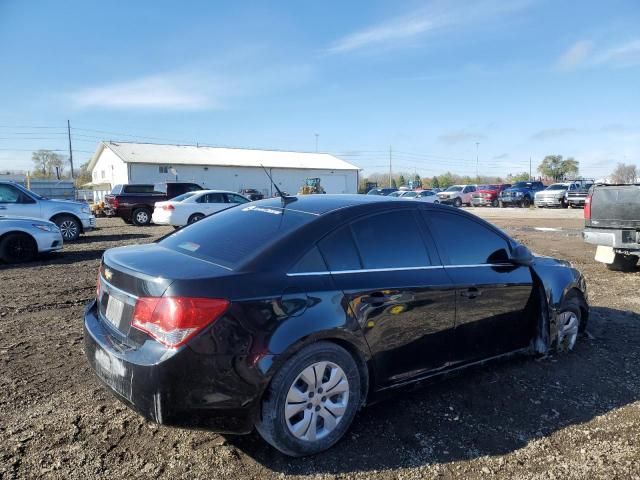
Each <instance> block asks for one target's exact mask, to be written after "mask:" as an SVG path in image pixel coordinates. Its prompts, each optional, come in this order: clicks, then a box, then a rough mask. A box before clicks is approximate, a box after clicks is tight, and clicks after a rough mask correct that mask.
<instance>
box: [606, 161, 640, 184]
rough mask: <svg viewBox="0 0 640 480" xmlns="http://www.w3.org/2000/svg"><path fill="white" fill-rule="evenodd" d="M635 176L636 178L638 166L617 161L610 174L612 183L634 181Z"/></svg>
mask: <svg viewBox="0 0 640 480" xmlns="http://www.w3.org/2000/svg"><path fill="white" fill-rule="evenodd" d="M636 178H638V168H637V167H636V166H635V165H627V164H625V163H618V165H617V166H616V169H615V170H614V171H613V173H612V174H611V182H612V183H635V182H636Z"/></svg>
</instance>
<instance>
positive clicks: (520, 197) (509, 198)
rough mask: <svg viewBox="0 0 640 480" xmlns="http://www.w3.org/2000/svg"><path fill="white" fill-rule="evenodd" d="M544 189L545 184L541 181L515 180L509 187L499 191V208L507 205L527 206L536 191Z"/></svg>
mask: <svg viewBox="0 0 640 480" xmlns="http://www.w3.org/2000/svg"><path fill="white" fill-rule="evenodd" d="M544 189H545V186H544V184H543V183H542V182H536V181H528V182H516V183H514V184H513V185H512V186H511V187H510V188H507V189H505V190H503V191H502V192H500V195H499V197H498V203H499V204H500V207H501V208H504V207H508V206H509V205H514V206H517V207H524V208H529V207H530V206H531V204H532V203H533V199H534V197H535V195H536V192H539V191H541V190H544Z"/></svg>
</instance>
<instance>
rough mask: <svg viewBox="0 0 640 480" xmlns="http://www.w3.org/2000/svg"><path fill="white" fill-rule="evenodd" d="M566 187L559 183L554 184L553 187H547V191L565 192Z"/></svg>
mask: <svg viewBox="0 0 640 480" xmlns="http://www.w3.org/2000/svg"><path fill="white" fill-rule="evenodd" d="M567 188H568V187H567V186H566V185H563V184H561V183H554V184H553V185H549V186H548V187H547V190H566V189H567Z"/></svg>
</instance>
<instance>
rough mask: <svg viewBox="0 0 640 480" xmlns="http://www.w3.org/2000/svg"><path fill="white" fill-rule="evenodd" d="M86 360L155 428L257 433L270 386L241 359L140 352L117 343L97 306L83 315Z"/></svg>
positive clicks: (151, 349) (151, 347) (153, 346)
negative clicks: (257, 378)
mask: <svg viewBox="0 0 640 480" xmlns="http://www.w3.org/2000/svg"><path fill="white" fill-rule="evenodd" d="M84 344H85V354H86V356H87V360H88V362H89V364H90V366H91V368H92V369H93V371H94V373H95V374H96V376H97V377H98V379H99V380H100V381H101V382H102V383H103V384H104V385H105V386H106V387H107V388H108V389H109V390H110V391H111V392H112V393H113V394H114V395H115V396H116V398H118V399H119V400H120V401H122V402H123V403H125V404H126V405H127V406H129V407H130V408H132V409H133V410H135V411H136V412H138V413H139V414H140V415H142V416H143V417H145V418H146V419H148V420H151V421H153V422H156V423H159V424H163V425H168V426H173V427H183V428H196V429H206V430H212V431H216V432H220V433H234V434H245V433H249V432H251V431H252V430H253V425H254V423H255V419H256V418H257V414H258V412H259V405H260V398H261V393H262V390H263V388H264V385H266V382H265V383H264V384H263V383H262V382H259V383H258V382H255V381H253V382H252V376H251V375H250V374H248V375H247V376H246V378H242V374H243V371H244V372H246V367H245V366H244V365H243V364H242V362H241V359H240V358H237V357H234V356H229V355H211V354H207V353H203V352H196V351H194V350H193V349H192V348H190V347H189V346H184V347H181V348H178V349H175V350H174V349H167V348H165V347H163V346H162V345H160V344H159V343H157V342H154V341H147V342H145V343H144V344H143V345H142V346H140V347H138V348H137V349H133V348H131V347H126V346H124V345H123V344H121V343H120V342H118V341H117V340H116V339H115V337H114V336H113V334H112V332H111V331H110V329H109V327H107V326H105V324H104V323H103V322H102V320H101V319H100V318H98V314H97V310H96V303H95V301H92V302H91V303H90V304H89V305H88V306H87V308H86V310H85V315H84Z"/></svg>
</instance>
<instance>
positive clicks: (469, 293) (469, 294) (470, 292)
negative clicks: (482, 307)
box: [460, 287, 482, 300]
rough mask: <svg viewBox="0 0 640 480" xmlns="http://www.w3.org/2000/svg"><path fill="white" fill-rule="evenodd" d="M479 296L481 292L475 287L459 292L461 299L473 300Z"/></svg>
mask: <svg viewBox="0 0 640 480" xmlns="http://www.w3.org/2000/svg"><path fill="white" fill-rule="evenodd" d="M480 295H482V292H481V291H480V290H479V289H477V288H475V287H471V288H469V289H467V290H463V291H462V292H460V296H461V297H465V298H468V299H469V300H473V299H474V298H477V297H479V296H480Z"/></svg>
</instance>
